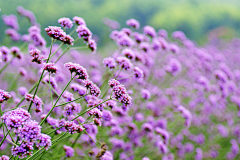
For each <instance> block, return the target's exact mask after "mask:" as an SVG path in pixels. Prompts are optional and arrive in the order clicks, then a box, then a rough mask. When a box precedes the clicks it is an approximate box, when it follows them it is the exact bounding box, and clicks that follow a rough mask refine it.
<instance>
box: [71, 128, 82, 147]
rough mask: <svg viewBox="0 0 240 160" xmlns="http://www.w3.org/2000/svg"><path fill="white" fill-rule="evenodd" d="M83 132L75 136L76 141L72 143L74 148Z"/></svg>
mask: <svg viewBox="0 0 240 160" xmlns="http://www.w3.org/2000/svg"><path fill="white" fill-rule="evenodd" d="M81 134H82V132H80V133H79V134H78V135H77V137H76V138H75V141H74V142H73V144H72V145H71V147H72V148H73V147H74V146H75V144H76V143H77V140H78V139H79V137H80V136H81Z"/></svg>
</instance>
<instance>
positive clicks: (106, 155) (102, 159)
mask: <svg viewBox="0 0 240 160" xmlns="http://www.w3.org/2000/svg"><path fill="white" fill-rule="evenodd" d="M100 160H113V155H112V153H111V152H110V151H106V152H105V153H104V155H103V156H102V157H100Z"/></svg>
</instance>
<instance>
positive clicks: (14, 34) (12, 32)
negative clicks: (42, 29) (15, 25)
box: [5, 28, 21, 41]
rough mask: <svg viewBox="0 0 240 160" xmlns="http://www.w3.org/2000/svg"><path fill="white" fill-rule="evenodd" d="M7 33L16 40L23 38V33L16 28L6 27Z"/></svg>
mask: <svg viewBox="0 0 240 160" xmlns="http://www.w3.org/2000/svg"><path fill="white" fill-rule="evenodd" d="M5 34H6V35H8V36H10V38H11V39H12V40H14V41H18V40H20V38H21V35H20V34H19V33H18V32H17V31H16V30H15V29H12V28H8V29H6V30H5Z"/></svg>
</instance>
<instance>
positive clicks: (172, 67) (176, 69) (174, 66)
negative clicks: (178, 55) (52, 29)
mask: <svg viewBox="0 0 240 160" xmlns="http://www.w3.org/2000/svg"><path fill="white" fill-rule="evenodd" d="M165 70H166V71H167V72H169V73H171V74H172V75H173V76H176V75H177V74H178V73H180V72H181V70H182V65H181V63H180V62H179V61H178V60H177V59H175V58H171V59H170V60H169V64H168V65H167V66H166V68H165Z"/></svg>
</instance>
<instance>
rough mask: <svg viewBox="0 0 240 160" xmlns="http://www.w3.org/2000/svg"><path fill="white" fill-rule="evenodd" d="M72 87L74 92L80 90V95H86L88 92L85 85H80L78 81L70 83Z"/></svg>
mask: <svg viewBox="0 0 240 160" xmlns="http://www.w3.org/2000/svg"><path fill="white" fill-rule="evenodd" d="M70 88H71V89H72V90H73V91H74V92H78V94H79V95H80V96H83V95H85V94H86V91H87V90H86V88H85V87H83V86H81V85H79V84H77V83H72V84H71V85H70Z"/></svg>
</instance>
